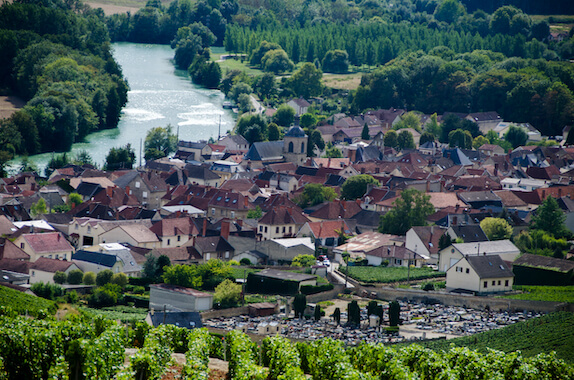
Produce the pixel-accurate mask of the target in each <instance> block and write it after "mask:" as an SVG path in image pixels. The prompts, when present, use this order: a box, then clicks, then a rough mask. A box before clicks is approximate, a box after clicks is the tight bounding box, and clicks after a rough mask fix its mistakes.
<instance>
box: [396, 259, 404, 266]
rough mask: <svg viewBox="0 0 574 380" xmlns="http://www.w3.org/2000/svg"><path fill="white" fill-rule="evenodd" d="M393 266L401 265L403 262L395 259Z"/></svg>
mask: <svg viewBox="0 0 574 380" xmlns="http://www.w3.org/2000/svg"><path fill="white" fill-rule="evenodd" d="M395 264H397V265H403V260H401V259H395Z"/></svg>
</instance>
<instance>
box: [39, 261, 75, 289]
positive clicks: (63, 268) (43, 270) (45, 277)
mask: <svg viewBox="0 0 574 380" xmlns="http://www.w3.org/2000/svg"><path fill="white" fill-rule="evenodd" d="M75 269H79V268H78V266H77V265H76V264H74V263H73V262H71V261H65V260H56V259H48V258H46V257H40V258H39V259H38V260H36V261H35V262H33V263H32V264H30V269H29V275H30V284H34V283H36V282H43V283H51V284H53V283H54V274H55V273H56V272H64V273H65V274H66V275H68V274H69V273H70V272H71V271H73V270H75Z"/></svg>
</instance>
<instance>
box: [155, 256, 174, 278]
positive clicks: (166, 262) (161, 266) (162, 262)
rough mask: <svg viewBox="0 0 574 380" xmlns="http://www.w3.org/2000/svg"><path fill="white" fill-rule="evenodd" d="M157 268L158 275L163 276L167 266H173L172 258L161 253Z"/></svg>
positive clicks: (156, 273)
mask: <svg viewBox="0 0 574 380" xmlns="http://www.w3.org/2000/svg"><path fill="white" fill-rule="evenodd" d="M156 265H157V268H156V270H155V275H156V276H157V277H161V276H163V273H164V272H165V268H166V267H169V266H171V260H170V259H169V256H167V255H159V257H158V258H157V263H156Z"/></svg>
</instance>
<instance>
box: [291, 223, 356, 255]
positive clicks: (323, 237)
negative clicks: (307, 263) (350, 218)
mask: <svg viewBox="0 0 574 380" xmlns="http://www.w3.org/2000/svg"><path fill="white" fill-rule="evenodd" d="M341 234H344V235H347V236H349V235H352V234H353V231H351V229H350V228H349V226H348V225H347V223H345V221H344V220H328V221H320V222H307V223H305V224H304V225H303V227H301V229H300V230H299V232H298V233H297V237H307V236H309V237H311V239H312V240H313V242H314V243H315V246H316V247H319V248H328V249H333V248H334V247H336V246H338V245H339V237H340V236H341Z"/></svg>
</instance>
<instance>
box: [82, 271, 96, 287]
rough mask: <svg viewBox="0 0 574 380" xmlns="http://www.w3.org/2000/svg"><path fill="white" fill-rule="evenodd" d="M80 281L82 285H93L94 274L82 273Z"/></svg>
mask: <svg viewBox="0 0 574 380" xmlns="http://www.w3.org/2000/svg"><path fill="white" fill-rule="evenodd" d="M82 283H83V284H84V285H94V284H95V283H96V274H95V273H94V272H86V273H84V277H83V278H82Z"/></svg>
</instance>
